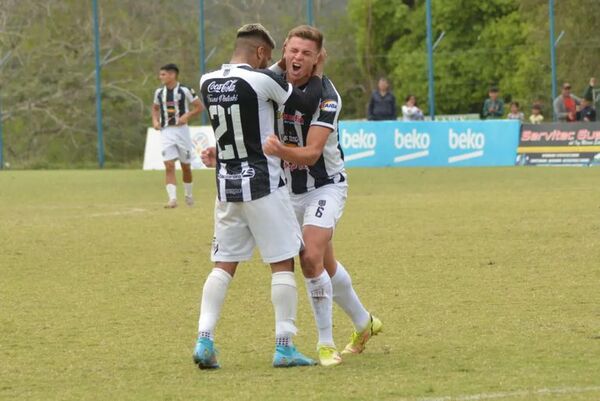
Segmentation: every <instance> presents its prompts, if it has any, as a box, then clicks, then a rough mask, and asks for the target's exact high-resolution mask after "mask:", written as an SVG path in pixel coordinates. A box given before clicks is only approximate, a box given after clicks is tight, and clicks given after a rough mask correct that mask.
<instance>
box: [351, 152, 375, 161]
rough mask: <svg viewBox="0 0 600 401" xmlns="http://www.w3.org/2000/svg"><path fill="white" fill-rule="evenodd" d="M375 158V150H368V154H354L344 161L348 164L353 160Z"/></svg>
mask: <svg viewBox="0 0 600 401" xmlns="http://www.w3.org/2000/svg"><path fill="white" fill-rule="evenodd" d="M371 156H375V151H374V150H367V151H366V152H359V153H354V154H353V155H349V156H345V157H344V160H346V161H347V162H349V161H352V160H358V159H364V158H365V157H371Z"/></svg>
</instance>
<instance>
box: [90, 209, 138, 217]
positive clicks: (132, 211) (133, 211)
mask: <svg viewBox="0 0 600 401" xmlns="http://www.w3.org/2000/svg"><path fill="white" fill-rule="evenodd" d="M147 211H148V210H147V209H140V208H135V207H134V208H131V209H127V210H117V211H115V212H106V213H93V214H89V215H88V216H89V217H107V216H126V215H130V214H136V213H144V212H147Z"/></svg>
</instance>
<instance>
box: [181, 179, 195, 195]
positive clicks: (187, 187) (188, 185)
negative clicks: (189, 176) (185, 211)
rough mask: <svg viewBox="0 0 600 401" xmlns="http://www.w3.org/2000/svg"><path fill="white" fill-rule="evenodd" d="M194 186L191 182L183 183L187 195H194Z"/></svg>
mask: <svg viewBox="0 0 600 401" xmlns="http://www.w3.org/2000/svg"><path fill="white" fill-rule="evenodd" d="M192 186H193V184H192V183H191V182H184V183H183V189H184V191H185V196H192Z"/></svg>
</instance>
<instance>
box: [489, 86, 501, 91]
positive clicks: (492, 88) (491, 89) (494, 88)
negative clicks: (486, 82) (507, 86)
mask: <svg viewBox="0 0 600 401" xmlns="http://www.w3.org/2000/svg"><path fill="white" fill-rule="evenodd" d="M498 92H500V90H499V89H498V87H496V86H492V87H491V88H490V93H498Z"/></svg>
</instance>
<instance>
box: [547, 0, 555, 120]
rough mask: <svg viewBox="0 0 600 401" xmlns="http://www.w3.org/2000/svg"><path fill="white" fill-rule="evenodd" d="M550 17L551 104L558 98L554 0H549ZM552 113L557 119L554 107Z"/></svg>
mask: <svg viewBox="0 0 600 401" xmlns="http://www.w3.org/2000/svg"><path fill="white" fill-rule="evenodd" d="M548 18H549V19H550V68H551V69H552V98H551V99H550V104H553V102H554V99H556V44H555V43H554V0H548ZM552 115H553V118H554V121H556V115H555V114H554V107H552Z"/></svg>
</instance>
